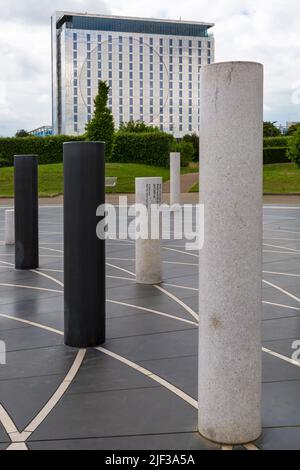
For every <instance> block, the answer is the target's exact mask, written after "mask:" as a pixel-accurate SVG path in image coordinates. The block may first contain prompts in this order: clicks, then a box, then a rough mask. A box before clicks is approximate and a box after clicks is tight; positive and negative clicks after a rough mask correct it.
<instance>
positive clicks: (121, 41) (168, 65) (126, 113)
mask: <svg viewBox="0 0 300 470" xmlns="http://www.w3.org/2000/svg"><path fill="white" fill-rule="evenodd" d="M213 26H214V25H213V24H211V23H199V22H197V23H196V22H187V21H171V20H157V19H146V18H125V17H115V16H103V15H90V14H79V13H68V12H56V13H55V15H53V16H52V115H53V131H54V134H67V135H77V134H78V135H80V134H82V133H83V132H84V130H85V126H86V123H87V122H89V120H90V119H91V118H92V115H93V100H94V97H95V95H96V94H97V89H98V81H99V80H106V81H107V83H108V84H109V86H110V92H109V93H110V94H109V103H108V104H109V107H110V109H111V110H112V112H113V115H114V120H115V124H116V127H119V125H120V124H121V123H122V122H128V121H130V120H134V121H136V120H140V121H144V122H145V123H146V124H150V125H153V126H157V127H159V128H160V129H162V130H164V131H166V132H169V133H172V134H173V135H174V136H175V137H178V138H179V137H182V136H184V135H185V134H187V133H192V132H196V133H198V132H199V122H200V115H199V109H200V106H201V103H200V68H201V66H202V65H206V64H210V63H212V62H213V61H214V53H215V43H214V37H213V35H211V34H210V33H209V30H210V28H212V27H213Z"/></svg>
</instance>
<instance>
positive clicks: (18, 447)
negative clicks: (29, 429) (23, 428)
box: [6, 442, 28, 451]
mask: <svg viewBox="0 0 300 470" xmlns="http://www.w3.org/2000/svg"><path fill="white" fill-rule="evenodd" d="M6 450H14V451H16V450H18V451H19V450H28V447H27V445H26V444H25V442H15V443H13V444H10V446H9V447H7V449H6Z"/></svg>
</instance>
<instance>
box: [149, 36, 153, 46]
mask: <svg viewBox="0 0 300 470" xmlns="http://www.w3.org/2000/svg"><path fill="white" fill-rule="evenodd" d="M149 44H150V46H153V38H150V39H149Z"/></svg>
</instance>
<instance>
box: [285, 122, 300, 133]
mask: <svg viewBox="0 0 300 470" xmlns="http://www.w3.org/2000/svg"><path fill="white" fill-rule="evenodd" d="M298 129H300V123H299V124H293V125H292V126H290V127H289V128H288V131H287V133H286V135H288V136H291V135H294V134H295V132H297V130H298Z"/></svg>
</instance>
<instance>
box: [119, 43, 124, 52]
mask: <svg viewBox="0 0 300 470" xmlns="http://www.w3.org/2000/svg"><path fill="white" fill-rule="evenodd" d="M119 52H123V46H122V44H120V45H119Z"/></svg>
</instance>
